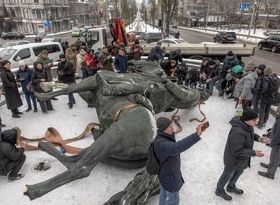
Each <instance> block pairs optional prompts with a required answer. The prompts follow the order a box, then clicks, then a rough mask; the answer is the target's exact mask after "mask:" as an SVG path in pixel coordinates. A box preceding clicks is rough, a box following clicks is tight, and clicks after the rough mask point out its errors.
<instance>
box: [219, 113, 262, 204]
mask: <svg viewBox="0 0 280 205" xmlns="http://www.w3.org/2000/svg"><path fill="white" fill-rule="evenodd" d="M257 122H258V113H256V112H255V111H254V110H252V109H251V108H247V109H246V110H244V111H243V113H242V116H241V117H240V118H238V117H234V118H233V119H232V120H231V121H230V124H231V125H232V128H231V130H230V132H229V135H228V139H227V143H226V147H225V151H224V165H225V167H224V171H223V173H222V175H221V177H220V179H219V181H218V183H217V189H216V192H215V193H216V195H217V196H219V197H221V198H223V199H224V200H227V201H230V200H232V197H231V196H230V195H228V194H227V193H226V191H225V189H224V188H225V186H226V184H227V187H226V190H227V192H230V193H234V194H239V195H241V194H243V193H244V191H243V190H242V189H239V188H237V187H236V182H237V180H238V179H239V177H240V176H241V175H242V173H243V171H244V169H246V168H247V167H250V161H251V157H253V156H256V157H263V156H264V153H263V152H262V151H259V150H253V145H254V140H255V141H260V142H263V143H264V142H265V139H264V138H262V137H260V136H259V135H257V134H255V133H254V129H253V127H255V126H256V124H257Z"/></svg>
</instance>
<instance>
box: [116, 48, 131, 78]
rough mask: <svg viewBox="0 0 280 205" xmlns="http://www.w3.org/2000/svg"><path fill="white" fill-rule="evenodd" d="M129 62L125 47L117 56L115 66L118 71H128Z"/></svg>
mask: <svg viewBox="0 0 280 205" xmlns="http://www.w3.org/2000/svg"><path fill="white" fill-rule="evenodd" d="M127 62H128V57H127V55H126V54H125V50H124V49H123V48H121V49H119V54H118V55H117V56H116V58H115V68H116V70H117V72H118V73H126V72H127Z"/></svg>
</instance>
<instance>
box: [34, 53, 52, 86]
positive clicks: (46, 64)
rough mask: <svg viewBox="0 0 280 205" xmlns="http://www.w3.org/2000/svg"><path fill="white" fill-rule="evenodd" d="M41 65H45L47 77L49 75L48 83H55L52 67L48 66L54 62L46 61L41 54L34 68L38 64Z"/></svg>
mask: <svg viewBox="0 0 280 205" xmlns="http://www.w3.org/2000/svg"><path fill="white" fill-rule="evenodd" d="M37 62H38V63H41V64H42V65H43V68H44V70H45V71H46V73H47V75H48V82H51V81H53V77H52V73H51V67H50V66H48V64H49V63H53V61H52V60H51V59H49V58H47V59H44V58H43V56H42V55H41V54H39V56H38V58H37V60H36V61H35V63H34V66H35V64H36V63H37Z"/></svg>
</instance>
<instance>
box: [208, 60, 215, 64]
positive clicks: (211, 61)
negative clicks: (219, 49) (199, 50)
mask: <svg viewBox="0 0 280 205" xmlns="http://www.w3.org/2000/svg"><path fill="white" fill-rule="evenodd" d="M208 65H216V62H215V61H213V60H210V61H209V62H208Z"/></svg>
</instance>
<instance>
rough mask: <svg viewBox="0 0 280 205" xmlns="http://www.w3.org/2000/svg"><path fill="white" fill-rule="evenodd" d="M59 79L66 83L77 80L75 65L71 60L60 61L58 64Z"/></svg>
mask: <svg viewBox="0 0 280 205" xmlns="http://www.w3.org/2000/svg"><path fill="white" fill-rule="evenodd" d="M57 73H58V79H59V80H60V81H62V82H63V83H65V84H71V83H74V82H75V70H74V66H73V64H72V63H70V62H67V61H66V62H59V63H58V66H57Z"/></svg>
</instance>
